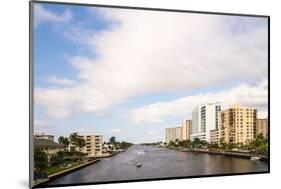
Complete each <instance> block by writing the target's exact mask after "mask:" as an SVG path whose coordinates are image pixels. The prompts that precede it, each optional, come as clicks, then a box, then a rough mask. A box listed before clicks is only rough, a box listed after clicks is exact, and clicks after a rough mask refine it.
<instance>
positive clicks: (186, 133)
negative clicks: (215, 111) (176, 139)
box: [180, 119, 192, 140]
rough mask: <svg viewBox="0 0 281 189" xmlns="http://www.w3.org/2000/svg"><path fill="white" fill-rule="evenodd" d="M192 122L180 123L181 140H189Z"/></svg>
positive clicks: (185, 120)
mask: <svg viewBox="0 0 281 189" xmlns="http://www.w3.org/2000/svg"><path fill="white" fill-rule="evenodd" d="M191 124H192V121H191V120H189V119H184V120H183V121H182V123H181V139H180V140H188V139H190V132H191Z"/></svg>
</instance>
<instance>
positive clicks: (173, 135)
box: [166, 127, 181, 144]
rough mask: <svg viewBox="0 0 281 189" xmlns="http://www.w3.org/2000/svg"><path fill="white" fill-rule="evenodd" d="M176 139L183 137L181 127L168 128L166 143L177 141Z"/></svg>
mask: <svg viewBox="0 0 281 189" xmlns="http://www.w3.org/2000/svg"><path fill="white" fill-rule="evenodd" d="M176 139H178V140H180V139H181V127H172V128H166V143H167V144H168V143H169V142H170V141H173V142H175V141H176Z"/></svg>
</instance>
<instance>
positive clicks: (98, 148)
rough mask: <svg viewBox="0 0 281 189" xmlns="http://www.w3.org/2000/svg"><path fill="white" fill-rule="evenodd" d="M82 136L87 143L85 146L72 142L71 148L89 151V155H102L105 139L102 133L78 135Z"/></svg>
mask: <svg viewBox="0 0 281 189" xmlns="http://www.w3.org/2000/svg"><path fill="white" fill-rule="evenodd" d="M78 136H79V137H80V138H82V139H84V140H85V142H86V145H85V146H84V147H83V148H79V147H76V146H74V145H72V144H70V148H73V147H74V148H75V150H77V151H79V152H83V153H87V154H88V156H89V157H94V156H100V155H102V148H103V147H102V145H103V139H102V135H81V134H79V135H78Z"/></svg>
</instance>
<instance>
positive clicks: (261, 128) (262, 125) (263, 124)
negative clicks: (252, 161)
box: [256, 118, 268, 137]
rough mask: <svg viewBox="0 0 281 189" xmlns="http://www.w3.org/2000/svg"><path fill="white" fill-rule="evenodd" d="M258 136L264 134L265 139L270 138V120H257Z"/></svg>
mask: <svg viewBox="0 0 281 189" xmlns="http://www.w3.org/2000/svg"><path fill="white" fill-rule="evenodd" d="M256 124H257V126H256V136H257V135H259V134H262V136H263V137H267V136H268V119H267V118H265V119H257V123H256Z"/></svg>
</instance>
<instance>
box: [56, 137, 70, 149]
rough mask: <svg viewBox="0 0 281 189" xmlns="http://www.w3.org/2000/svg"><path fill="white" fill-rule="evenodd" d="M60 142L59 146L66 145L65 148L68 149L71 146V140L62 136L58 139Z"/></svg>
mask: <svg viewBox="0 0 281 189" xmlns="http://www.w3.org/2000/svg"><path fill="white" fill-rule="evenodd" d="M58 142H59V144H62V145H64V147H65V148H67V147H68V145H69V139H68V138H67V137H63V136H60V137H59V138H58Z"/></svg>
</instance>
